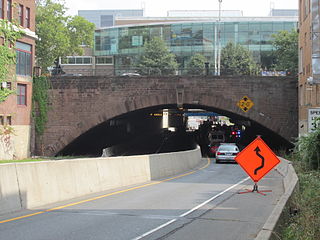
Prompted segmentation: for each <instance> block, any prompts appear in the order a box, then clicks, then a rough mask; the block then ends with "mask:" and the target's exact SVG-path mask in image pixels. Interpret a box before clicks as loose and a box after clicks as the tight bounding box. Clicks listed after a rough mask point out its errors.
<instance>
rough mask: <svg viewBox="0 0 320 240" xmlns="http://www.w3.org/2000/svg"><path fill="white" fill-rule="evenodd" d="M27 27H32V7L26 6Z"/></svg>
mask: <svg viewBox="0 0 320 240" xmlns="http://www.w3.org/2000/svg"><path fill="white" fill-rule="evenodd" d="M25 24H26V26H25V27H26V28H30V8H26V22H25Z"/></svg>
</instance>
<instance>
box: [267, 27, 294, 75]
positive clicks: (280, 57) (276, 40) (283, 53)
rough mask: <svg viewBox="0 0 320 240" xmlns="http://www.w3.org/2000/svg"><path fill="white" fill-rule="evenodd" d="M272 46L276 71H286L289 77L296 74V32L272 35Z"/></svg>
mask: <svg viewBox="0 0 320 240" xmlns="http://www.w3.org/2000/svg"><path fill="white" fill-rule="evenodd" d="M272 37H273V41H272V45H273V46H274V48H275V49H276V50H275V57H276V59H275V64H274V67H275V69H276V70H282V71H283V70H286V71H287V72H289V73H290V75H296V74H297V73H298V32H297V31H296V30H294V29H293V30H292V31H291V32H288V31H280V32H278V33H277V34H273V35H272Z"/></svg>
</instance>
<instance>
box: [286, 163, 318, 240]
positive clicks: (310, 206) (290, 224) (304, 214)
mask: <svg viewBox="0 0 320 240" xmlns="http://www.w3.org/2000/svg"><path fill="white" fill-rule="evenodd" d="M297 161H298V159H297ZM294 163H295V170H296V172H297V174H298V178H299V190H298V191H297V192H296V193H295V194H294V195H293V198H292V201H291V202H292V203H291V205H292V208H294V209H296V210H297V211H298V212H297V214H295V215H291V217H290V219H289V221H287V226H285V228H284V230H283V232H282V233H281V236H280V238H281V239H282V240H318V239H320V205H319V201H320V191H319V189H320V172H319V171H307V170H305V169H304V168H301V167H300V166H299V163H300V162H298V164H296V163H297V162H294Z"/></svg>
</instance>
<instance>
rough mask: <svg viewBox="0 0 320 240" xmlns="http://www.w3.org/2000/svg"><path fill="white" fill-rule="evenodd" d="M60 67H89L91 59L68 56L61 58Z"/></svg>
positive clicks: (88, 57)
mask: <svg viewBox="0 0 320 240" xmlns="http://www.w3.org/2000/svg"><path fill="white" fill-rule="evenodd" d="M60 61H61V64H62V65H91V64H92V57H90V56H68V57H64V58H61V60H60Z"/></svg>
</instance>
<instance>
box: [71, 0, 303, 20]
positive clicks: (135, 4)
mask: <svg viewBox="0 0 320 240" xmlns="http://www.w3.org/2000/svg"><path fill="white" fill-rule="evenodd" d="M65 2H66V6H67V8H69V11H68V15H77V14H78V10H96V9H142V8H144V9H145V16H147V17H149V16H150V17H161V16H162V17H165V16H167V11H168V10H218V9H219V2H218V0H65ZM221 6H222V10H242V11H243V15H244V16H268V14H269V12H270V7H271V8H277V9H283V8H284V9H298V0H222V5H221Z"/></svg>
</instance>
